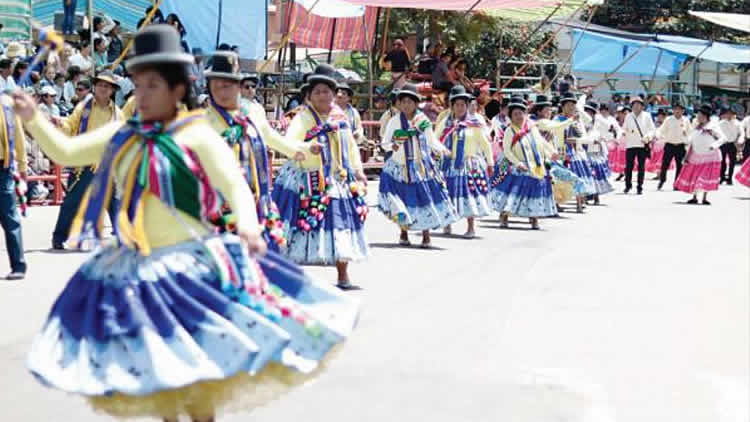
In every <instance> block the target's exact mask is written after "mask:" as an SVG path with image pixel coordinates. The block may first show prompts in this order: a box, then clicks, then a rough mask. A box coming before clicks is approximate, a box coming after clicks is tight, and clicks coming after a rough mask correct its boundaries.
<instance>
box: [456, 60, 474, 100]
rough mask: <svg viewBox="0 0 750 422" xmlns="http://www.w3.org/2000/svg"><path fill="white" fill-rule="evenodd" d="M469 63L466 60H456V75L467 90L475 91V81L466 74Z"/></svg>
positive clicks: (459, 82)
mask: <svg viewBox="0 0 750 422" xmlns="http://www.w3.org/2000/svg"><path fill="white" fill-rule="evenodd" d="M467 67H468V65H467V64H466V60H464V59H459V60H458V61H457V62H456V66H455V69H454V72H453V73H454V75H455V80H456V83H458V84H461V85H463V87H464V88H466V92H473V91H474V82H472V81H471V79H469V78H468V77H467V76H466V69H467Z"/></svg>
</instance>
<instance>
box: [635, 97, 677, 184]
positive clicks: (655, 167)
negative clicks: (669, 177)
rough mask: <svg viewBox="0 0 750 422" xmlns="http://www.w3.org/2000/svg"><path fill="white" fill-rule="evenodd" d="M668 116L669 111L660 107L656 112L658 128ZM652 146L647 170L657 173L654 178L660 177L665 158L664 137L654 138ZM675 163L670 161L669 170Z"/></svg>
mask: <svg viewBox="0 0 750 422" xmlns="http://www.w3.org/2000/svg"><path fill="white" fill-rule="evenodd" d="M666 118H667V111H666V110H664V109H663V108H660V109H659V111H658V112H657V113H656V120H655V121H654V125H655V126H656V128H657V129H658V128H659V127H660V126H661V125H662V124H663V123H664V119H666ZM652 145H653V146H652V147H651V156H650V157H649V158H648V160H646V171H647V172H649V173H654V174H656V175H657V177H656V178H655V179H654V180H656V179H658V176H659V173H661V162H662V160H663V159H664V140H662V139H658V138H657V139H654V142H653V144H652ZM636 161H638V160H636ZM674 168H675V164H674V161H671V162H670V165H669V170H674Z"/></svg>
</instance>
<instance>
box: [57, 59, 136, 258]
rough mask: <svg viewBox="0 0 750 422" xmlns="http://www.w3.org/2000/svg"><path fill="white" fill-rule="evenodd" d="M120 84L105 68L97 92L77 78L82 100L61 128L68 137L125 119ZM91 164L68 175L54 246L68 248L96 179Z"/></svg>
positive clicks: (112, 211)
mask: <svg viewBox="0 0 750 422" xmlns="http://www.w3.org/2000/svg"><path fill="white" fill-rule="evenodd" d="M119 88H120V86H119V85H118V84H117V81H116V79H115V75H114V74H112V72H109V71H105V72H102V73H100V74H99V75H97V76H96V77H95V78H94V94H93V95H88V94H89V93H90V90H91V85H90V83H89V82H88V81H87V80H81V81H78V84H77V85H76V97H78V98H79V99H80V100H79V102H78V105H77V106H76V108H75V110H73V113H72V114H71V115H70V116H69V117H68V118H67V119H65V120H64V121H63V122H62V124H61V130H62V131H63V132H64V133H65V134H67V135H68V136H77V135H81V134H83V133H86V132H90V131H92V130H95V129H98V128H100V127H102V126H104V125H106V124H108V123H110V122H113V121H117V120H122V112H121V111H120V109H119V107H117V105H115V103H114V101H113V97H114V93H115V91H116V90H118V89H119ZM94 171H95V168H94V167H92V166H88V167H84V168H79V169H75V170H74V171H73V172H71V173H70V175H69V177H68V186H67V193H66V195H65V200H64V201H63V203H62V206H60V213H59V214H58V216H57V223H56V224H55V231H54V232H53V233H52V249H55V250H63V249H65V246H64V244H65V241H66V240H68V234H69V232H70V226H71V225H72V223H73V218H74V217H75V215H76V212H77V211H78V206H79V205H80V204H81V200H82V199H83V195H84V194H85V193H86V190H88V187H89V185H90V184H91V181H92V180H93V179H94ZM115 202H116V201H114V200H112V201H110V204H109V209H108V211H109V219H110V221H114V216H115V210H116V209H117V205H116V203H115Z"/></svg>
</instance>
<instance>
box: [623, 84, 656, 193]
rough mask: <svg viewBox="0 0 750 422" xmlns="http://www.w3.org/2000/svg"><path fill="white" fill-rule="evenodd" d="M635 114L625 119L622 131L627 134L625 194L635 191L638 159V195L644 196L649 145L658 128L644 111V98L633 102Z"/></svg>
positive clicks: (635, 98) (634, 99)
mask: <svg viewBox="0 0 750 422" xmlns="http://www.w3.org/2000/svg"><path fill="white" fill-rule="evenodd" d="M630 102H631V105H632V107H633V112H632V113H629V114H628V115H627V116H626V117H625V123H624V124H623V127H622V130H623V132H625V147H626V150H625V193H626V194H627V193H629V192H630V191H631V189H633V167H635V160H636V158H637V159H638V195H642V194H643V180H644V179H645V177H646V159H647V158H648V150H647V147H648V144H649V143H650V142H651V139H652V138H653V137H654V132H655V131H656V127H655V126H654V120H653V119H652V118H651V114H649V113H647V112H645V111H643V107H644V106H645V104H644V102H643V98H641V97H640V96H637V95H636V96H635V97H634V98H633V99H632V100H631V101H630Z"/></svg>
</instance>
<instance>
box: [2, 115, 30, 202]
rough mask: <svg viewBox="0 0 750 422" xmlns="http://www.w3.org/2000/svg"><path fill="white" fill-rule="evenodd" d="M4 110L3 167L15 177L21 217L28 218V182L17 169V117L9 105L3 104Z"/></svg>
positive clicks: (15, 188)
mask: <svg viewBox="0 0 750 422" xmlns="http://www.w3.org/2000/svg"><path fill="white" fill-rule="evenodd" d="M2 108H3V120H4V121H5V124H4V125H3V126H2V130H3V134H2V135H3V141H2V142H3V147H4V148H5V150H4V151H3V167H4V168H6V169H8V170H9V171H10V173H11V175H12V176H13V181H14V182H15V187H14V191H15V194H16V198H17V199H18V205H19V207H20V208H21V215H23V216H24V217H26V209H27V204H26V191H27V186H26V181H25V180H24V178H23V177H21V174H20V173H18V168H17V167H16V121H15V120H16V115H15V114H14V113H13V109H12V108H11V107H10V106H9V105H7V104H5V103H3V105H2ZM22 159H24V160H25V159H26V157H22Z"/></svg>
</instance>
